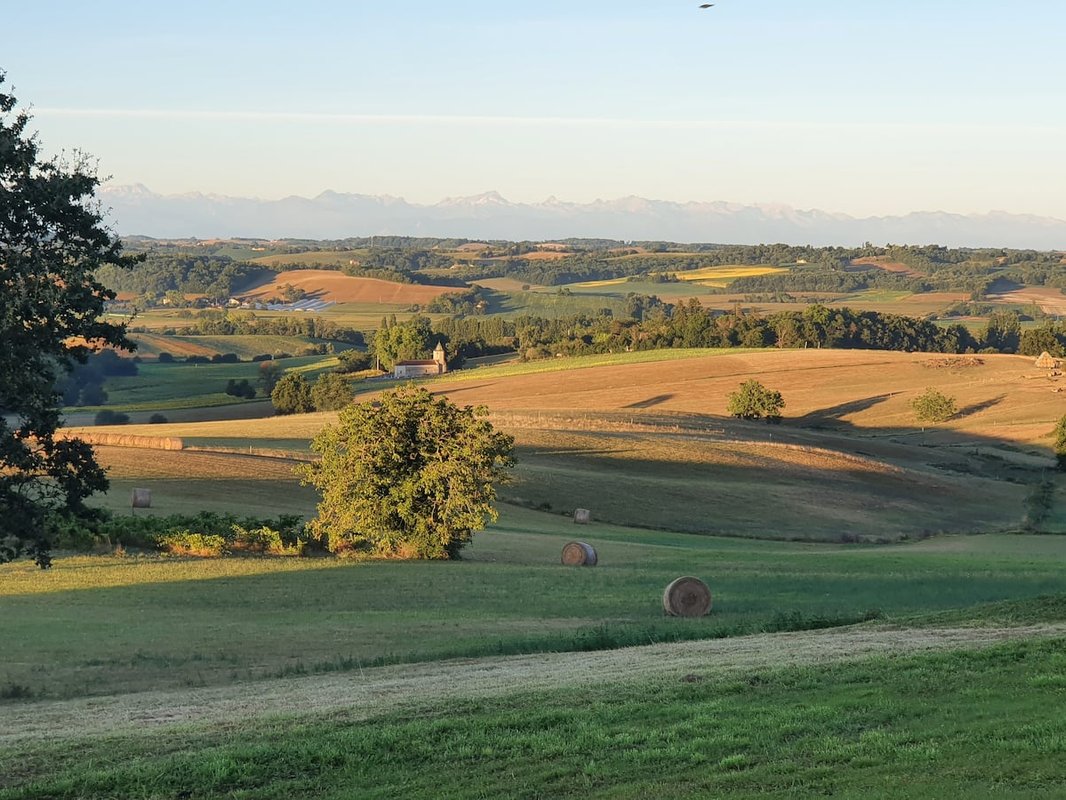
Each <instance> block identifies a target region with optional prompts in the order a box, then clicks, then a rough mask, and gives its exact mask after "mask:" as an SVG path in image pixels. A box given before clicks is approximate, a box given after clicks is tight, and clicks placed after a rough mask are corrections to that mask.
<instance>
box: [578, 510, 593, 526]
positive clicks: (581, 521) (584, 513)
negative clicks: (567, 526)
mask: <svg viewBox="0 0 1066 800" xmlns="http://www.w3.org/2000/svg"><path fill="white" fill-rule="evenodd" d="M574 522H576V523H577V524H578V525H588V524H589V523H590V522H592V512H591V511H589V510H588V509H587V508H575V509H574Z"/></svg>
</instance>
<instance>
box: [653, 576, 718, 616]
mask: <svg viewBox="0 0 1066 800" xmlns="http://www.w3.org/2000/svg"><path fill="white" fill-rule="evenodd" d="M663 610H664V611H666V613H667V614H669V615H670V616H672V617H703V616H706V615H707V613H708V612H709V611H710V610H711V590H710V589H708V588H707V584H706V583H704V582H703V581H701V580H700V579H699V578H692V577H684V578H678V579H677V580H676V581H673V582H672V583H671V584H670V585H669V586H667V587H666V590H665V591H664V592H663Z"/></svg>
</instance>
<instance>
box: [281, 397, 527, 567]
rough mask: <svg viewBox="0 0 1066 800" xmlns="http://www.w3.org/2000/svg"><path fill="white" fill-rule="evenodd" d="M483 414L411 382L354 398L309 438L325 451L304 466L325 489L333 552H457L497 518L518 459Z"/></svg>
mask: <svg viewBox="0 0 1066 800" xmlns="http://www.w3.org/2000/svg"><path fill="white" fill-rule="evenodd" d="M484 415H485V410H484V409H481V408H471V407H470V406H465V407H463V408H460V407H459V406H456V405H455V404H453V403H451V402H450V401H448V400H447V399H445V398H437V397H434V396H433V395H431V394H430V393H429V392H428V391H426V390H425V389H420V388H411V387H407V388H402V389H396V390H393V391H391V392H385V393H384V394H382V395H381V397H380V399H379V400H378V401H376V402H366V403H358V404H353V405H349V406H347V407H346V408H344V409H343V410H342V411H341V412H340V419H339V421H338V423H337V424H336V425H330V426H327V427H326V428H324V429H323V430H322V431H321V432H320V433H319V434H318V435H317V436H316V437H315V438H314V441H313V442H312V443H311V449H312V450H313V451H314V452H316V453H318V454H320V455H321V456H322V460H321V461H320V462H318V463H315V464H310V465H307V466H305V467H303V468H302V469H301V472H302V477H303V481H304V483H308V484H311V485H313V486H314V487H315V488H316V489H318V491H319V492H320V493H321V495H322V501H321V502H320V503H319V504H318V517H317V518H316V519H315V520H313V521H312V522H311V529H312V530H313V531H314V532H315V533H317V534H318V535H319V536H322V537H324V538H325V539H326V540H327V541H328V544H329V549H330V550H331V551H333V552H343V551H353V552H362V553H366V554H367V555H371V556H378V557H386V558H439V559H448V558H458V556H459V550H460V549H461V548H462V547H463V546H464V545H466V544H467V543H468V542H469V541H470V539H471V537H472V536H473V533H474V531H478V530H481V529H482V528H484V527H485V524H486V522H487V521H488V520H490V519H491V520H495V519H496V518H497V512H496V509H495V507H494V506H493V501H494V500H495V499H496V485H497V484H498V483H501V482H503V481H505V480H506V479H507V471H508V470H509V469H510V467H512V466H514V458H513V457H512V451H513V449H514V439H513V438H512V437H511V436H508V435H506V434H503V433H500V432H499V431H497V430H495V429H494V428H493V427H492V425H491V424H490V423H489V422H488V421H487V420H485V419H484V418H483V417H484Z"/></svg>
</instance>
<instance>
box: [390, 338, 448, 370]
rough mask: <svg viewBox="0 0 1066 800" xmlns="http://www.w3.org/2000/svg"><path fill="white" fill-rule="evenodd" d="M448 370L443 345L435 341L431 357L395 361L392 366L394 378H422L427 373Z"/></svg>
mask: <svg viewBox="0 0 1066 800" xmlns="http://www.w3.org/2000/svg"><path fill="white" fill-rule="evenodd" d="M447 371H448V362H447V361H446V360H445V358H444V346H443V345H441V343H440V342H437V346H436V348H434V350H433V358H432V359H428V360H421V361H397V362H396V363H395V364H394V365H393V367H392V377H394V378H424V377H426V376H428V375H443V374H444V373H445V372H447Z"/></svg>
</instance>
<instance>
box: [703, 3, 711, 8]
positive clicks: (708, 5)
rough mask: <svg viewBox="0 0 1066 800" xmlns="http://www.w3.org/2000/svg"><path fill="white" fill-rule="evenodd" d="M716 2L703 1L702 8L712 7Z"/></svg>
mask: <svg viewBox="0 0 1066 800" xmlns="http://www.w3.org/2000/svg"><path fill="white" fill-rule="evenodd" d="M713 6H714V3H701V4H700V8H712V7H713Z"/></svg>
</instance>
